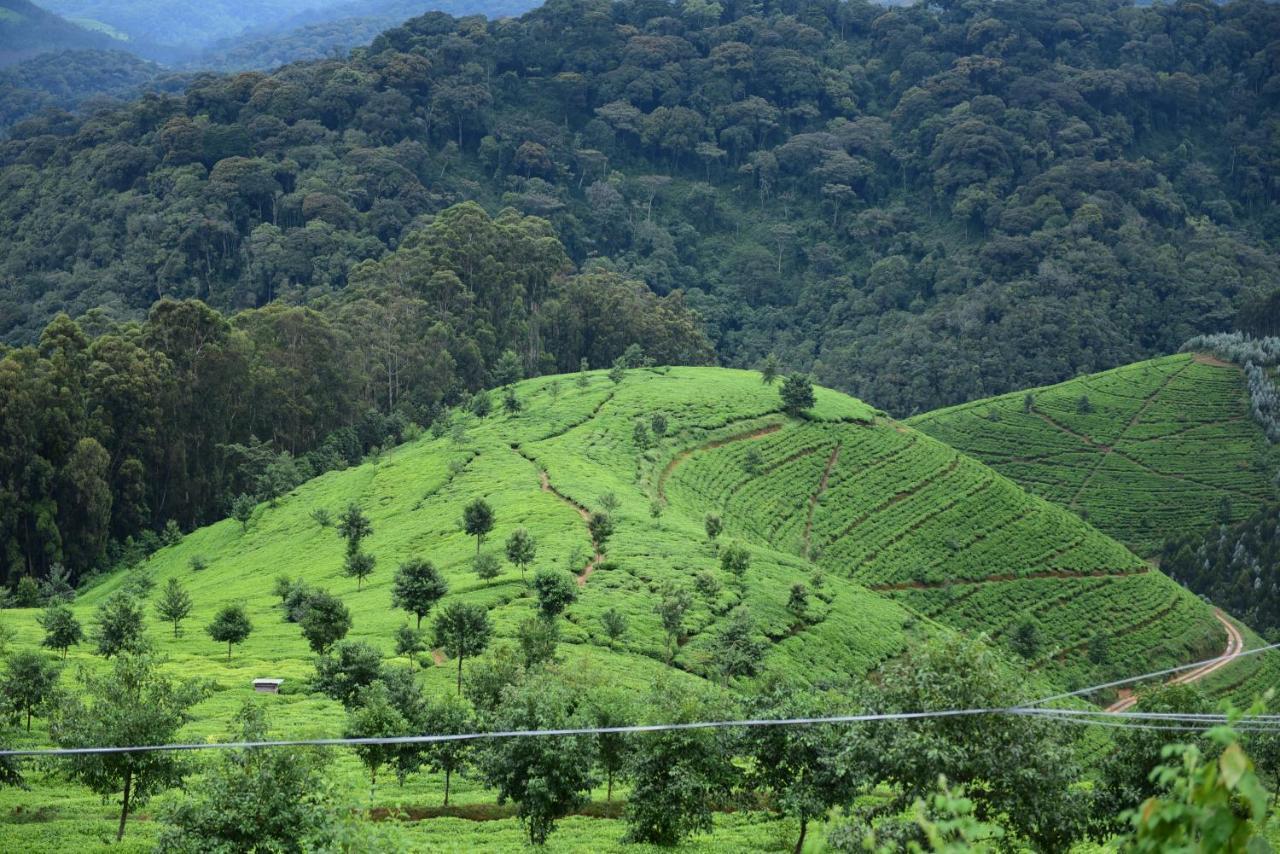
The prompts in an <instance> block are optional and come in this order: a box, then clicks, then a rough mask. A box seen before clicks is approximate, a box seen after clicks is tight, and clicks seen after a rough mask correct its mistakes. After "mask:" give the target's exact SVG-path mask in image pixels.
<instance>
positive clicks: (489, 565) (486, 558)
mask: <svg viewBox="0 0 1280 854" xmlns="http://www.w3.org/2000/svg"><path fill="white" fill-rule="evenodd" d="M471 568H472V570H473V571H474V572H475V574H476V576H477V577H478V578H479V579H480V580H481V581H483V582H484V583H485V584H488V583H489V582H490V581H492V580H493V579H495V578H497V577H498V576H499V575H501V574H502V563H501V562H500V561H499V560H498V558H497V556H496V555H492V554H490V553H489V552H484V553H482V554H478V555H476V556H475V559H474V560H473V561H472V562H471Z"/></svg>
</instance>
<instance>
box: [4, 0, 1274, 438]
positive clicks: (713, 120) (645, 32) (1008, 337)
mask: <svg viewBox="0 0 1280 854" xmlns="http://www.w3.org/2000/svg"><path fill="white" fill-rule="evenodd" d="M1277 33H1280V10H1278V9H1277V8H1276V7H1275V6H1272V5H1269V4H1265V3H1261V2H1237V3H1231V4H1228V5H1225V6H1221V7H1217V6H1200V5H1195V4H1182V5H1174V6H1158V7H1151V8H1142V9H1137V8H1127V7H1123V6H1118V5H1116V4H1113V3H1109V2H1094V1H1093V0H1080V2H1073V3H1055V4H1052V5H1050V4H1044V3H1036V2H1010V3H1006V2H1001V3H977V4H965V5H964V6H963V7H960V6H957V5H951V4H941V5H938V4H934V5H930V6H929V7H927V8H926V7H911V8H905V9H889V10H886V9H884V8H882V7H878V6H874V5H871V4H866V3H850V4H840V5H824V4H820V3H778V4H768V5H763V6H760V5H753V6H745V5H735V4H732V3H730V4H726V5H724V6H718V5H705V4H700V3H687V4H676V5H668V4H646V3H615V4H609V3H603V2H557V3H552V4H550V5H549V6H546V7H543V8H541V9H537V10H534V11H532V12H530V13H528V14H526V15H525V16H523V17H522V18H519V19H513V20H503V21H496V22H487V23H486V22H484V21H482V20H479V19H462V20H456V21H455V20H453V19H450V18H448V17H446V16H443V15H434V14H433V15H426V16H423V17H421V18H418V19H414V20H413V21H411V22H409V23H407V24H406V25H405V26H402V27H399V28H396V29H394V30H391V31H389V32H387V33H386V34H384V35H383V36H381V37H379V38H378V39H377V40H375V42H374V43H373V45H372V46H371V47H370V48H369V49H368V50H366V51H362V52H359V54H358V55H357V56H356V57H355V58H353V59H352V60H351V61H349V62H322V63H317V64H312V65H303V66H291V67H287V68H285V69H282V70H280V71H279V72H277V73H275V74H273V75H262V74H244V75H238V76H234V77H208V78H202V79H200V80H198V81H196V82H195V83H193V85H192V86H191V87H190V88H189V90H188V93H187V95H186V97H185V98H164V97H157V98H149V99H146V100H144V101H141V102H139V103H137V104H135V105H133V106H131V107H129V108H127V109H124V110H121V111H117V112H112V113H105V114H99V115H95V116H92V117H89V118H86V119H82V120H78V121H76V122H74V123H71V124H61V123H54V124H49V123H42V122H40V121H35V122H32V123H29V124H27V125H26V126H24V127H22V128H20V129H18V131H17V132H16V133H15V135H14V138H13V139H11V140H9V141H8V142H6V143H4V145H3V146H2V147H0V162H3V164H4V168H3V173H0V180H2V181H3V185H4V187H5V193H4V199H3V201H2V202H0V246H2V247H3V250H4V263H3V267H2V268H0V276H2V277H3V285H2V287H3V296H2V297H0V317H2V318H3V320H4V330H3V333H2V334H3V335H4V336H5V337H6V338H7V339H8V340H10V341H24V340H32V338H33V337H34V335H35V334H36V332H37V330H39V329H40V328H41V327H42V326H43V324H44V323H45V321H46V320H47V319H48V318H49V317H50V316H51V315H52V314H54V313H55V312H56V311H59V310H63V309H66V310H69V311H70V312H72V313H73V314H76V313H81V312H83V311H86V310H88V309H90V308H92V307H95V306H98V305H108V306H112V310H113V311H116V312H118V313H121V314H124V315H126V316H136V315H137V314H139V313H140V312H142V311H143V310H145V308H146V306H148V305H150V303H151V302H152V301H154V299H155V298H156V297H157V296H160V295H171V296H201V297H205V298H208V299H209V300H210V301H211V302H212V303H214V304H215V305H217V306H220V307H244V306H251V305H260V304H263V303H264V302H265V301H266V300H267V299H269V298H270V297H271V296H274V295H285V296H287V297H288V298H289V299H293V300H301V299H309V298H311V297H312V296H314V295H316V294H320V293H325V292H331V291H333V290H335V289H340V288H342V287H344V286H345V285H346V283H347V279H348V274H349V271H350V269H351V267H352V266H353V265H354V264H355V263H356V262H358V261H359V260H361V259H366V258H377V257H380V256H381V255H383V254H385V253H386V252H388V251H389V250H390V248H392V247H393V246H394V245H395V244H396V241H397V240H398V239H399V237H400V234H401V233H402V232H403V231H404V229H405V228H406V227H408V226H409V224H410V223H411V222H412V221H413V220H414V218H415V217H420V216H423V215H426V214H429V213H430V212H432V211H434V210H439V209H440V208H442V207H443V206H445V205H447V204H449V203H451V202H455V201H458V200H461V199H464V198H474V199H476V200H478V201H480V202H481V203H483V204H485V205H487V206H490V207H491V209H495V210H496V209H497V208H498V207H500V206H502V205H512V206H515V207H516V208H517V209H519V210H522V211H524V212H526V213H534V214H538V215H541V216H545V217H546V218H548V219H549V220H550V221H551V222H552V223H553V224H554V226H555V228H556V231H557V233H558V234H559V236H560V238H561V240H562V241H563V243H564V245H565V246H566V249H567V250H568V253H569V255H570V257H571V258H573V259H574V260H575V261H578V262H579V263H582V262H585V261H587V260H589V259H594V260H592V261H591V263H592V264H593V265H597V266H603V267H612V268H617V269H620V270H623V271H626V272H629V273H631V274H632V275H635V276H638V277H641V278H643V279H644V280H645V281H646V282H647V283H648V284H649V286H650V287H651V288H652V289H654V290H655V291H656V292H658V293H665V292H667V291H669V290H671V289H674V288H680V289H683V290H685V291H686V293H687V296H688V301H689V303H690V305H692V306H693V307H695V308H697V309H698V310H699V311H700V312H701V313H702V315H703V317H704V319H705V321H706V323H707V327H708V330H709V332H710V334H711V336H712V338H713V339H714V340H715V341H716V344H717V347H718V350H719V353H720V355H721V357H722V359H724V360H725V361H727V362H729V363H753V362H754V361H755V360H757V359H758V358H759V357H760V356H761V355H762V354H763V353H765V352H767V351H769V350H776V351H777V352H779V354H780V355H782V356H783V358H784V361H786V362H788V363H790V364H792V365H794V366H796V367H800V368H805V367H812V368H813V370H814V372H815V373H816V375H817V377H818V378H819V379H820V380H823V381H826V382H828V383H830V384H832V385H835V386H837V387H840V388H844V389H847V390H851V391H854V392H856V393H858V394H859V395H861V396H863V397H865V398H867V399H869V400H873V401H875V402H876V403H877V404H878V405H881V406H885V407H888V408H890V409H892V410H893V411H895V412H899V413H905V412H910V411H912V410H914V409H923V408H927V407H932V406H936V405H942V404H946V403H953V402H956V401H959V400H964V399H973V398H976V397H981V396H984V395H987V394H991V393H996V392H1001V391H1006V390H1009V389H1013V388H1021V387H1026V386H1027V385H1034V384H1042V383H1048V382H1052V381H1056V380H1059V379H1062V378H1064V377H1065V376H1068V375H1072V374H1074V373H1076V372H1078V371H1081V370H1093V369H1099V368H1103V367H1109V366H1111V365H1114V364H1119V363H1123V362H1128V361H1132V360H1135V359H1138V358H1140V357H1143V356H1147V355H1153V354H1155V353H1158V352H1168V351H1172V350H1174V349H1176V347H1177V346H1178V344H1180V343H1181V341H1182V340H1184V339H1185V338H1187V337H1188V336H1189V335H1190V334H1192V333H1195V332H1197V331H1212V330H1217V329H1221V328H1224V327H1226V326H1228V325H1229V324H1230V323H1231V322H1232V321H1233V319H1234V318H1235V317H1236V315H1237V313H1238V312H1240V311H1242V310H1244V311H1248V310H1249V307H1250V306H1251V304H1252V303H1254V302H1255V301H1259V300H1264V299H1266V298H1267V297H1268V296H1269V295H1270V291H1271V290H1272V289H1273V288H1274V282H1275V281H1276V274H1277V263H1276V261H1275V258H1274V255H1272V254H1271V253H1270V250H1271V249H1272V248H1273V247H1274V243H1275V239H1276V233H1277V228H1278V227H1277V223H1276V216H1277V214H1276V210H1277V209H1276V207H1275V205H1274V204H1272V202H1274V200H1275V195H1276V192H1277V190H1276V183H1275V180H1274V176H1275V174H1276V163H1277V160H1276V158H1277V147H1276V142H1275V140H1276V139H1277V136H1278V135H1277V134H1275V133H1274V132H1273V130H1274V126H1275V120H1276V119H1275V116H1276V113H1275V108H1276V99H1277V97H1278V96H1280V78H1278V77H1277V70H1278V69H1277V67H1276V58H1275V57H1276V52H1275V51H1274V49H1272V47H1271V46H1273V45H1274V44H1275V41H1276V39H1277Z"/></svg>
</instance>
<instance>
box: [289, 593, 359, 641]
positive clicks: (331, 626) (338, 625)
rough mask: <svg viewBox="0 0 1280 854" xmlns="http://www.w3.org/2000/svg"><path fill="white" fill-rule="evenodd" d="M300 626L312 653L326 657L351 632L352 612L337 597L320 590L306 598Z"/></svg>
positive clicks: (299, 622) (299, 621) (299, 620)
mask: <svg viewBox="0 0 1280 854" xmlns="http://www.w3.org/2000/svg"><path fill="white" fill-rule="evenodd" d="M298 625H299V626H300V627H301V628H302V636H303V637H304V638H306V640H307V645H308V646H309V647H311V651H312V652H314V653H316V654H317V655H324V654H326V653H327V652H328V651H329V649H330V648H331V647H332V646H333V645H334V644H335V643H337V642H338V641H340V640H342V639H343V638H345V637H346V636H347V632H349V631H351V611H349V610H348V609H347V606H346V605H345V604H344V603H343V601H342V600H341V599H339V598H338V597H337V596H334V595H333V594H332V593H329V592H328V591H326V590H319V591H316V592H314V593H310V594H309V595H308V596H306V599H305V603H304V604H303V606H302V613H301V616H300V617H299V619H298Z"/></svg>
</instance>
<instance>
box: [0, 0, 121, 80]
mask: <svg viewBox="0 0 1280 854" xmlns="http://www.w3.org/2000/svg"><path fill="white" fill-rule="evenodd" d="M121 44H122V42H121V41H120V40H119V39H116V38H113V37H112V36H111V35H108V34H107V33H106V32H102V31H98V30H93V29H89V28H87V27H83V26H80V25H78V24H75V23H72V22H71V21H68V20H65V19H63V18H61V17H59V16H58V15H55V14H53V13H52V12H48V11H46V10H44V9H41V8H40V7H39V6H36V5H35V4H33V3H29V2H27V0H0V67H4V66H6V65H13V64H15V63H18V62H22V61H23V60H24V59H30V58H31V57H33V56H38V55H39V54H41V53H47V52H49V51H58V50H71V49H96V50H109V49H111V48H113V47H119V46H120V45H121Z"/></svg>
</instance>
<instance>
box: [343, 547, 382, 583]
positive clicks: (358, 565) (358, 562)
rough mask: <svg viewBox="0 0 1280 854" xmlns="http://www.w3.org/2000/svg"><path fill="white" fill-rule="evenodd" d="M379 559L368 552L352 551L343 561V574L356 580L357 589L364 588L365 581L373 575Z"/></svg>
mask: <svg viewBox="0 0 1280 854" xmlns="http://www.w3.org/2000/svg"><path fill="white" fill-rule="evenodd" d="M377 563H378V559H377V558H375V557H374V556H373V555H371V554H368V553H367V552H361V551H351V552H347V556H346V557H345V558H344V559H343V563H342V574H343V575H345V576H347V577H348V578H354V579H355V580H356V589H357V590H359V589H360V588H361V587H363V586H364V580H365V579H366V578H368V577H369V576H370V575H373V570H374V568H375V567H376V566H377Z"/></svg>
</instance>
